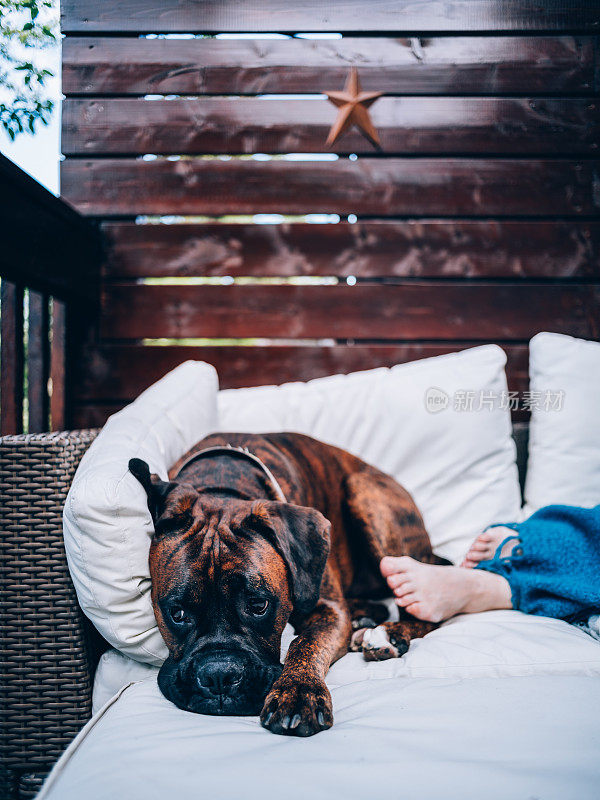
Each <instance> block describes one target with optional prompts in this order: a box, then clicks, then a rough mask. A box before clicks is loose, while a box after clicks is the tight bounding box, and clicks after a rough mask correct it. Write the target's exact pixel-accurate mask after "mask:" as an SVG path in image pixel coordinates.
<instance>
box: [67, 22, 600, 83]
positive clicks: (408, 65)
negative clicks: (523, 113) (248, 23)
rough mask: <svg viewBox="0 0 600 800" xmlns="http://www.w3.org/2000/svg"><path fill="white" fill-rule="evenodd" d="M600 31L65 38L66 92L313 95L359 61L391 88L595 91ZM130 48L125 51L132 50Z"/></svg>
mask: <svg viewBox="0 0 600 800" xmlns="http://www.w3.org/2000/svg"><path fill="white" fill-rule="evenodd" d="M594 41H595V40H594V37H592V36H547V37H541V36H536V37H523V36H494V37H493V38H490V37H480V36H452V37H447V36H445V37H431V38H430V37H428V38H418V37H394V38H391V37H378V38H373V37H369V36H364V37H357V36H349V37H346V38H344V39H339V40H334V41H333V42H332V41H329V40H326V41H322V40H318V39H317V40H311V39H287V40H284V41H282V40H278V39H258V40H246V39H237V40H236V39H233V40H232V39H192V40H187V39H143V38H142V39H139V38H121V37H120V38H110V37H106V38H99V37H91V36H86V37H77V36H74V37H67V38H66V39H65V40H64V43H63V51H62V52H63V69H62V80H63V91H64V93H65V94H66V95H102V96H110V95H129V96H131V95H134V96H135V95H142V96H143V95H146V94H184V95H185V94H192V95H199V94H208V95H210V94H232V95H243V94H250V95H254V94H265V93H272V94H286V93H289V94H314V93H315V92H324V91H328V90H329V89H332V88H334V87H335V86H339V87H340V88H341V87H342V86H343V85H344V81H345V80H346V76H347V74H348V65H349V64H356V65H357V66H359V67H360V79H361V84H362V86H363V88H364V89H365V91H379V92H385V93H386V94H389V95H420V94H421V95H423V94H425V95H444V94H455V95H460V96H462V95H473V94H475V95H477V94H481V95H499V94H542V95H555V94H566V93H569V92H573V93H575V92H577V93H581V94H589V93H593V92H594V83H595V72H596V70H595V54H594ZM125 54H126V55H125Z"/></svg>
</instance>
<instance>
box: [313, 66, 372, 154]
mask: <svg viewBox="0 0 600 800" xmlns="http://www.w3.org/2000/svg"><path fill="white" fill-rule="evenodd" d="M325 94H326V95H327V99H328V100H329V101H330V102H331V103H333V104H334V105H335V106H337V107H338V108H339V111H338V115H337V119H336V121H335V122H334V123H333V125H332V126H331V130H330V131H329V136H328V137H327V142H326V144H327V146H328V147H332V146H333V145H334V144H335V142H336V141H337V140H338V139H339V138H340V136H341V135H342V134H343V133H345V131H347V130H348V128H351V127H352V125H356V127H357V128H358V129H359V130H360V131H361V133H362V134H363V136H365V138H367V139H368V140H369V141H370V142H371V144H372V145H373V147H376V148H377V149H378V150H381V144H380V142H379V134H378V133H377V129H376V128H375V126H374V125H373V123H372V122H371V118H370V117H369V112H368V111H367V109H368V108H369V106H371V105H372V104H373V103H374V102H375V100H377V98H378V97H381V95H382V94H383V92H363V90H362V88H361V85H360V80H359V78H358V72H357V69H356V67H351V68H350V74H349V75H348V78H347V79H346V85H345V86H344V91H343V92H325Z"/></svg>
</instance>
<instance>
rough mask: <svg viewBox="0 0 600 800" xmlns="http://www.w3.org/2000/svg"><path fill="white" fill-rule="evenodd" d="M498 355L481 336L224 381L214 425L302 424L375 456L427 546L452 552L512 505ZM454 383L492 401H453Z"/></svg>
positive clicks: (460, 551)
mask: <svg viewBox="0 0 600 800" xmlns="http://www.w3.org/2000/svg"><path fill="white" fill-rule="evenodd" d="M505 363H506V355H505V353H504V351H503V350H501V349H500V348H499V347H497V346H496V345H485V346H483V347H475V348H472V349H468V350H463V351H462V352H460V353H451V354H450V355H444V356H438V357H436V358H428V359H423V360H421V361H413V362H410V363H408V364H401V365H398V366H395V367H392V368H391V369H384V368H382V369H374V370H368V371H365V372H356V373H353V374H350V375H335V376H332V377H327V378H318V379H316V380H312V381H309V382H308V383H287V384H283V385H282V386H278V387H276V386H266V387H265V386H260V387H256V388H251V389H231V390H226V391H222V392H220V393H219V426H220V428H221V430H225V431H248V432H255V433H256V432H263V433H266V432H269V431H282V430H288V431H297V432H300V433H306V434H309V435H310V436H314V437H315V438H317V439H321V440H323V441H325V442H329V443H330V444H334V445H337V446H338V447H342V448H344V449H346V450H349V451H350V452H352V453H354V454H355V455H357V456H359V457H360V458H363V459H364V460H365V461H367V462H369V463H371V464H374V465H375V466H376V467H379V469H381V470H383V471H384V472H387V473H388V474H390V475H392V476H393V477H394V478H396V480H398V481H399V482H400V483H401V484H403V485H404V486H405V487H406V488H407V489H408V490H409V491H410V492H411V493H412V495H413V497H414V499H415V501H416V503H417V505H418V506H419V508H420V510H421V512H422V514H423V516H424V519H425V523H426V526H427V530H428V532H429V535H430V538H431V541H432V544H433V547H434V550H435V551H436V552H437V553H438V554H439V555H442V556H444V557H446V558H449V559H451V560H452V561H455V562H456V561H459V560H460V559H461V558H462V556H463V555H464V554H465V552H466V550H467V549H468V547H469V545H470V544H471V542H472V541H473V539H474V538H475V536H477V535H478V534H479V533H480V532H481V531H482V530H483V528H484V527H485V526H486V525H488V524H490V523H491V522H508V521H512V520H515V519H517V517H518V515H519V512H520V506H521V496H520V490H519V482H518V474H517V468H516V465H515V446H514V442H513V441H512V438H511V422H510V412H509V411H508V410H507V409H506V408H502V407H501V405H502V403H501V397H502V393H503V392H506V376H505V373H504V365H505ZM428 390H432V391H430V392H429V393H428V397H429V398H430V401H431V398H432V397H433V398H434V399H435V397H438V398H440V399H441V404H440V405H441V410H439V411H437V412H436V413H432V412H431V411H430V410H428V409H427V407H426V393H427V392H428ZM460 391H465V392H473V393H474V397H475V408H477V406H478V405H479V403H480V393H481V392H484V393H486V394H485V397H486V399H487V398H488V397H489V396H490V395H491V396H493V397H494V398H495V403H494V408H493V410H488V409H487V406H486V407H484V408H483V409H481V410H474V411H464V410H455V407H454V399H456V398H457V397H458V395H455V393H457V392H460ZM445 398H446V399H445ZM444 403H446V404H447V405H446V407H445V408H444V407H443V406H444ZM430 408H431V407H430ZM436 408H440V406H436Z"/></svg>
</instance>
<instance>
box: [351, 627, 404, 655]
mask: <svg viewBox="0 0 600 800" xmlns="http://www.w3.org/2000/svg"><path fill="white" fill-rule="evenodd" d="M350 649H351V650H353V651H354V652H361V651H362V653H363V655H364V657H365V659H366V660H367V661H386V660H387V659H388V658H399V657H400V655H401V653H400V651H399V650H398V648H397V647H395V646H394V645H393V644H392V642H391V641H390V638H389V636H388V632H387V630H386V629H385V626H384V625H378V626H377V627H376V628H361V629H360V630H358V631H355V632H354V634H353V635H352V639H351V641H350Z"/></svg>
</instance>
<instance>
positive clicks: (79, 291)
mask: <svg viewBox="0 0 600 800" xmlns="http://www.w3.org/2000/svg"><path fill="white" fill-rule="evenodd" d="M0 196H1V197H2V198H3V208H2V214H0V277H1V279H2V289H1V301H0V303H1V314H2V326H1V328H2V329H1V364H0V366H1V382H0V404H1V407H0V410H1V413H0V433H1V434H2V435H5V434H12V433H21V432H23V431H26V432H29V433H38V432H41V431H46V430H60V429H61V428H64V427H65V425H67V424H68V411H69V393H68V380H69V370H68V367H69V364H68V352H69V349H70V340H71V339H72V337H73V336H74V335H76V333H75V331H76V329H77V321H78V320H81V319H84V318H85V319H87V320H88V321H89V320H90V318H91V317H92V316H93V315H95V314H96V307H97V304H98V296H99V281H98V278H99V267H100V260H101V242H100V237H99V234H98V233H97V231H96V229H95V228H94V226H93V225H92V224H91V223H90V222H88V221H86V220H84V219H83V218H82V217H81V216H80V215H79V214H78V213H77V212H76V211H74V210H73V209H72V208H71V207H70V206H68V205H67V204H66V203H64V202H63V201H62V200H59V199H58V198H56V197H54V195H52V194H51V193H50V192H48V191H47V190H46V189H44V188H43V187H42V186H41V185H40V184H39V183H37V182H36V181H35V180H33V178H30V177H29V176H28V175H27V174H26V173H25V172H23V171H22V170H21V169H19V168H18V167H17V166H15V165H14V164H13V163H12V162H11V161H9V160H8V159H7V158H5V157H4V156H1V155H0Z"/></svg>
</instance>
